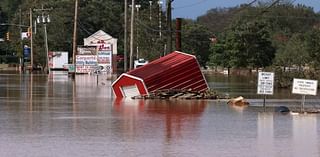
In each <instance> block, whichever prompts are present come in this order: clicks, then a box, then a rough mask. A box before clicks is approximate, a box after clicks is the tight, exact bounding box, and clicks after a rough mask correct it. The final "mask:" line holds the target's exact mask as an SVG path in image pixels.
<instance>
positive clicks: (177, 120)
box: [113, 99, 207, 142]
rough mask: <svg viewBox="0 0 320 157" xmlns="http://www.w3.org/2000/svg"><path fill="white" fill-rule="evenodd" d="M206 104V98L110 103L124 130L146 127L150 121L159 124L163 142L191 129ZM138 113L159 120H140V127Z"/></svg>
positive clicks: (196, 126)
mask: <svg viewBox="0 0 320 157" xmlns="http://www.w3.org/2000/svg"><path fill="white" fill-rule="evenodd" d="M206 106H207V101H189V100H131V99H116V100H115V101H114V106H113V107H114V110H115V111H116V112H118V113H120V114H121V115H122V116H123V117H124V119H125V121H124V122H123V129H124V131H125V132H127V133H128V134H136V132H139V130H140V129H142V130H147V129H148V128H149V127H150V126H152V125H156V126H161V125H163V126H164V129H165V130H164V132H165V135H164V136H165V139H166V142H170V141H171V140H172V139H175V140H176V139H179V138H183V137H187V136H189V135H188V134H187V133H188V132H195V131H194V130H196V129H198V124H199V121H200V120H199V118H200V117H201V115H202V114H203V112H204V111H205V108H206ZM139 116H141V117H144V116H147V117H152V118H156V119H161V120H162V121H159V120H157V121H150V124H148V123H144V125H145V126H147V127H146V128H143V127H142V128H141V126H139V125H138V124H139V122H138V121H139V120H140V119H139V118H138V117H139ZM151 123H152V124H151Z"/></svg>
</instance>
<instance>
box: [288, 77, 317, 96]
mask: <svg viewBox="0 0 320 157" xmlns="http://www.w3.org/2000/svg"><path fill="white" fill-rule="evenodd" d="M317 87H318V81H317V80H306V79H296V78H295V79H293V87H292V93H293V94H301V95H317Z"/></svg>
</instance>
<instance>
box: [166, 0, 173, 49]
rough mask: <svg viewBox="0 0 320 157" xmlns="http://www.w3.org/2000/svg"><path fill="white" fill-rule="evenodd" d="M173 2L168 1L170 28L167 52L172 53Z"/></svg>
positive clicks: (168, 24) (168, 23)
mask: <svg viewBox="0 0 320 157" xmlns="http://www.w3.org/2000/svg"><path fill="white" fill-rule="evenodd" d="M172 2H173V0H167V3H166V4H167V27H168V34H167V35H168V36H167V45H168V47H167V52H168V53H170V52H171V51H172V26H171V25H172V24H171V21H172V13H171V11H172V7H171V3H172ZM165 53H166V52H165Z"/></svg>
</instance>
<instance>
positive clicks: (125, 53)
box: [123, 0, 128, 72]
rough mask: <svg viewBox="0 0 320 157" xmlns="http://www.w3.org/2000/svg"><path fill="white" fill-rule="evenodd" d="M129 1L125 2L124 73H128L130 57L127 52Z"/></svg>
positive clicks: (125, 0)
mask: <svg viewBox="0 0 320 157" xmlns="http://www.w3.org/2000/svg"><path fill="white" fill-rule="evenodd" d="M127 12H128V0H124V42H123V45H124V48H123V49H124V52H123V57H124V67H123V70H124V72H127V68H128V55H127V51H128V48H127V34H128V28H127V26H128V22H127V21H128V17H127V15H128V13H127Z"/></svg>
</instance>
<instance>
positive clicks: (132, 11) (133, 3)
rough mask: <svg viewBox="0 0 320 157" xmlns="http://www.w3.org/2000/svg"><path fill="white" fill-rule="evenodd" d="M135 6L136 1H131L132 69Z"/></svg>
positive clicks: (131, 64)
mask: <svg viewBox="0 0 320 157" xmlns="http://www.w3.org/2000/svg"><path fill="white" fill-rule="evenodd" d="M134 6H135V2H134V0H132V3H131V21H130V22H131V23H130V31H131V32H130V70H132V66H133V39H134V38H133V35H134V32H133V30H134V29H133V26H134Z"/></svg>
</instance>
